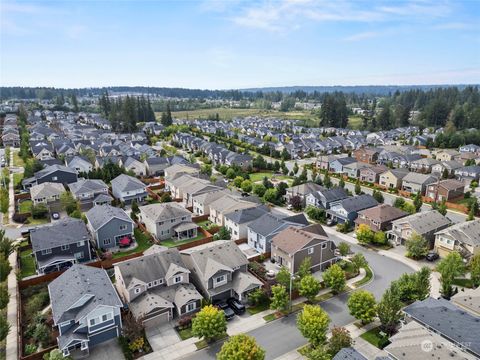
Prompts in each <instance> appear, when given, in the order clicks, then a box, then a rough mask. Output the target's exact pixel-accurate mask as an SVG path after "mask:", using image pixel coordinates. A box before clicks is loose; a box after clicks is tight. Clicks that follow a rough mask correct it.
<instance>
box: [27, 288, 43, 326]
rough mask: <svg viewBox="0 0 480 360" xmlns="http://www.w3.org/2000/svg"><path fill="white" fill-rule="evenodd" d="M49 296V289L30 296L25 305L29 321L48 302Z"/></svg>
mask: <svg viewBox="0 0 480 360" xmlns="http://www.w3.org/2000/svg"><path fill="white" fill-rule="evenodd" d="M48 302H49V296H48V291H47V290H43V291H42V292H40V293H38V294H36V295H34V296H32V297H30V298H29V299H28V301H27V304H26V305H25V316H26V318H27V321H31V320H32V319H33V317H34V316H35V314H36V313H37V312H39V311H41V310H43V308H44V307H45V306H46V305H47V304H48Z"/></svg>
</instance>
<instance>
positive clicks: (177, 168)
mask: <svg viewBox="0 0 480 360" xmlns="http://www.w3.org/2000/svg"><path fill="white" fill-rule="evenodd" d="M164 173H165V191H170V186H171V184H172V180H174V179H176V178H178V177H179V176H182V175H185V174H190V175H192V176H198V175H199V174H200V169H199V168H197V167H194V166H193V165H183V164H174V165H171V166H169V167H167V168H165V169H164Z"/></svg>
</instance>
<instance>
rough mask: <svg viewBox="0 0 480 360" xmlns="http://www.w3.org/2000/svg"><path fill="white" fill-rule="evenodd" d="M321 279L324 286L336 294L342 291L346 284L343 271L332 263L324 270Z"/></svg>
mask: <svg viewBox="0 0 480 360" xmlns="http://www.w3.org/2000/svg"><path fill="white" fill-rule="evenodd" d="M323 281H324V283H325V285H326V286H328V287H329V288H330V289H332V292H333V293H334V294H338V293H339V292H341V291H343V289H344V288H345V285H346V278H345V272H344V271H343V270H342V268H341V267H340V266H339V265H337V264H333V265H332V266H330V267H329V268H328V269H327V270H325V271H324V273H323Z"/></svg>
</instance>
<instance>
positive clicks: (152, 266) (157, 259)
mask: <svg viewBox="0 0 480 360" xmlns="http://www.w3.org/2000/svg"><path fill="white" fill-rule="evenodd" d="M115 267H116V268H118V270H119V271H120V273H121V274H122V278H123V281H124V283H125V287H126V288H128V286H129V284H130V282H131V281H132V280H133V279H136V280H140V281H142V282H144V283H147V284H148V283H149V282H152V281H154V280H159V279H164V278H165V277H168V276H167V274H169V273H170V276H173V275H174V274H175V273H176V272H178V271H181V272H184V273H190V271H189V270H187V267H186V266H185V264H184V263H183V261H182V258H181V257H180V253H179V252H178V249H176V248H170V249H162V250H161V251H156V252H152V253H149V254H147V255H144V256H142V257H139V258H135V259H131V260H127V261H122V262H120V263H117V264H115Z"/></svg>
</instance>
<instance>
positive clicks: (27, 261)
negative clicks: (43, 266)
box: [20, 249, 37, 279]
mask: <svg viewBox="0 0 480 360" xmlns="http://www.w3.org/2000/svg"><path fill="white" fill-rule="evenodd" d="M36 273H37V271H36V269H35V260H34V259H33V256H32V249H28V250H25V251H22V252H21V253H20V276H21V277H22V279H23V278H25V277H27V276H31V275H35V274H36Z"/></svg>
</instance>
